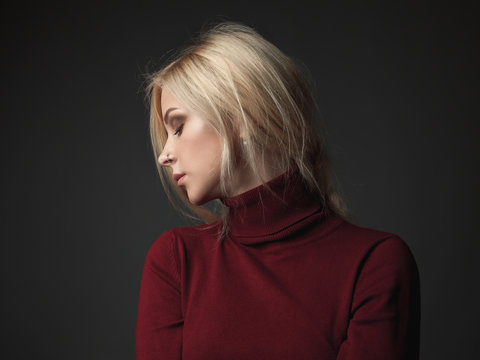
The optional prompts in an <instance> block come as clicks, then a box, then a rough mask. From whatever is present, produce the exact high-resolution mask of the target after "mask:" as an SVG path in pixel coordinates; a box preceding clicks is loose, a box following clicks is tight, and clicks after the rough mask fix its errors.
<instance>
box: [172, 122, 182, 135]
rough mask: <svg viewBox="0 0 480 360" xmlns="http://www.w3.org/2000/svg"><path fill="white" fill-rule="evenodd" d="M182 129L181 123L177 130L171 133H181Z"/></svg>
mask: <svg viewBox="0 0 480 360" xmlns="http://www.w3.org/2000/svg"><path fill="white" fill-rule="evenodd" d="M182 129H183V124H182V125H180V126H179V127H178V128H177V130H175V132H174V133H173V135H180V134H181V133H182Z"/></svg>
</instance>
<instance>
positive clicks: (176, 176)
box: [173, 174, 185, 186]
mask: <svg viewBox="0 0 480 360" xmlns="http://www.w3.org/2000/svg"><path fill="white" fill-rule="evenodd" d="M184 176H185V174H173V179H174V180H175V181H176V182H177V184H178V186H180V185H182V184H181V182H182V179H183V177H184Z"/></svg>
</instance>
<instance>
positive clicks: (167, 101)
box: [160, 88, 184, 118]
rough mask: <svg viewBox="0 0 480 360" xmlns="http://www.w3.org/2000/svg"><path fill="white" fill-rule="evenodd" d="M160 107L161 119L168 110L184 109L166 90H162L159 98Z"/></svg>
mask: <svg viewBox="0 0 480 360" xmlns="http://www.w3.org/2000/svg"><path fill="white" fill-rule="evenodd" d="M160 107H161V110H162V118H163V117H164V115H165V113H166V112H167V110H168V109H170V108H184V107H183V106H182V104H181V103H180V102H179V101H178V100H177V99H176V98H175V97H174V96H173V95H172V94H171V93H170V91H169V90H168V89H165V88H164V89H162V95H161V98H160Z"/></svg>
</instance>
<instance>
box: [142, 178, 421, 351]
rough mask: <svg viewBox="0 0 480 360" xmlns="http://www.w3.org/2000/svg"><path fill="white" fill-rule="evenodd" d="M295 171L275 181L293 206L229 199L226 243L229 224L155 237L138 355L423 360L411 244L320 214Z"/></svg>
mask: <svg viewBox="0 0 480 360" xmlns="http://www.w3.org/2000/svg"><path fill="white" fill-rule="evenodd" d="M286 174H288V173H285V174H283V175H281V176H279V177H277V178H275V179H273V180H271V181H270V182H269V185H270V186H271V187H272V188H273V189H274V190H275V192H276V193H278V194H279V195H280V196H281V197H284V199H285V204H283V203H282V202H281V201H280V200H279V199H278V198H276V197H274V196H272V195H271V194H270V193H269V192H268V191H266V189H265V188H263V187H262V186H259V187H257V188H254V189H252V190H249V191H247V192H245V193H243V194H240V195H238V196H235V197H232V198H228V199H224V200H222V201H223V203H224V204H225V205H226V206H228V207H229V214H230V222H231V233H230V236H228V237H227V238H226V240H225V241H224V242H223V243H221V244H220V245H219V244H217V242H216V239H217V233H218V231H219V229H220V226H221V223H220V221H219V222H218V223H217V224H215V226H214V227H213V228H210V229H208V226H207V225H199V226H190V227H182V228H176V229H172V230H168V231H166V232H165V233H163V234H162V235H161V236H160V237H159V238H158V239H157V240H156V241H155V243H154V244H153V245H152V247H151V248H150V250H149V251H148V254H147V257H146V261H145V265H144V269H143V276H142V282H141V289H140V297H139V307H138V320H137V329H136V349H137V359H138V360H146V359H172V360H174V359H188V360H200V359H202V360H206V359H208V360H216V359H222V360H225V359H228V360H236V359H245V360H246V359H248V360H253V359H275V360H281V359H302V360H310V359H312V360H313V359H322V360H329V359H332V360H333V359H337V360H340V359H342V360H347V359H349V360H353V359H355V360H359V359H369V360H370V359H388V360H392V359H418V352H419V327H420V290H419V276H418V270H417V266H416V263H415V260H414V258H413V256H412V253H411V252H410V250H409V248H408V246H407V245H406V243H405V242H404V241H403V240H402V239H400V238H399V237H398V236H396V235H394V234H391V233H386V232H382V231H376V230H371V229H366V228H362V227H358V226H356V225H353V224H351V223H349V222H347V221H344V220H342V219H341V218H339V217H338V216H335V215H332V214H329V213H327V212H325V211H322V206H321V205H320V204H319V202H317V201H316V200H314V199H315V197H313V196H310V194H309V193H308V192H307V191H306V188H305V187H304V185H303V184H302V181H300V178H299V177H298V176H293V180H292V182H291V183H290V184H287V182H286V179H287V178H288V176H287V175H286ZM294 174H295V175H298V171H297V172H294ZM262 204H263V205H262Z"/></svg>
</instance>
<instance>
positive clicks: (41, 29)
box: [1, 1, 480, 359]
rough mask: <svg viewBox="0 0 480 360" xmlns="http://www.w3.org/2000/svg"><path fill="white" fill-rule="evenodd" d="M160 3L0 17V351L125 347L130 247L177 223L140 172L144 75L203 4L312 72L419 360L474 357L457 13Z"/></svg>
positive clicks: (470, 157) (112, 351) (136, 248)
mask: <svg viewBox="0 0 480 360" xmlns="http://www.w3.org/2000/svg"><path fill="white" fill-rule="evenodd" d="M176 3H177V4H178V5H174V4H173V2H161V1H157V2H151V3H142V4H139V3H134V2H131V3H130V4H129V5H120V4H118V2H110V3H104V4H103V5H98V4H95V5H94V4H88V3H87V2H85V1H81V2H78V3H74V2H66V3H58V4H55V3H47V2H43V3H41V4H39V3H37V4H36V5H33V4H28V3H21V4H18V5H16V8H11V7H10V8H6V7H4V8H3V9H2V11H1V18H2V21H1V39H2V40H1V41H2V42H1V44H2V57H1V65H2V67H1V69H2V79H1V87H2V107H1V115H2V116H1V121H2V128H3V129H2V133H1V136H2V141H1V147H2V151H1V160H2V168H3V169H2V180H3V182H2V199H1V208H2V217H1V219H2V226H1V234H2V251H1V265H2V275H3V276H2V277H3V281H2V294H3V296H2V306H1V311H2V315H1V319H2V321H1V322H2V330H3V332H4V334H3V336H2V340H3V341H4V342H5V343H4V344H3V345H2V347H1V352H2V355H3V356H2V358H8V359H27V358H36V359H133V358H134V356H135V355H134V334H135V321H136V314H137V300H138V292H139V285H140V277H141V271H142V266H143V261H144V259H145V255H146V252H147V250H148V248H149V246H150V245H151V244H152V243H153V242H154V241H155V239H156V238H157V237H158V236H159V235H160V234H161V233H162V232H163V231H165V230H166V229H167V228H170V227H174V226H180V225H185V224H189V223H188V222H186V221H184V220H182V219H181V218H179V216H178V215H177V214H176V213H175V212H174V210H173V209H172V208H171V207H170V205H169V204H168V203H167V200H166V198H165V196H164V193H163V190H162V188H161V184H160V180H159V179H158V177H157V175H156V169H155V164H154V158H153V153H152V151H151V148H150V144H149V136H148V117H147V109H146V107H145V104H144V102H143V90H142V74H143V73H145V71H147V69H148V66H155V64H158V63H159V60H160V58H161V56H162V55H163V54H164V53H165V52H167V51H169V50H170V49H172V48H175V47H177V46H178V45H181V44H183V43H184V42H185V41H187V40H188V39H189V38H190V36H191V35H193V34H195V32H196V31H197V30H198V29H199V28H200V27H201V25H202V24H204V23H205V22H206V21H209V20H214V19H218V18H219V17H218V16H224V17H225V18H226V19H230V20H237V21H242V22H244V23H246V24H247V25H251V26H253V27H255V28H256V29H257V30H258V31H259V32H260V33H261V34H262V35H264V36H265V37H266V38H267V39H268V40H270V41H272V42H273V43H274V44H276V45H277V46H278V47H279V48H280V49H282V50H283V51H284V52H286V53H287V54H288V55H290V56H291V57H293V58H295V59H299V60H301V61H303V63H304V64H305V65H306V66H307V67H308V68H309V69H310V71H311V73H312V76H313V79H314V81H315V84H316V87H317V93H318V101H319V104H320V108H321V110H322V114H323V117H324V118H325V121H326V126H327V129H328V140H329V143H330V146H331V153H332V157H333V159H334V163H335V169H336V171H337V174H338V177H339V179H340V182H341V184H342V188H343V191H344V193H345V196H346V199H347V201H348V203H349V204H350V206H351V208H352V210H353V212H354V214H355V215H356V220H355V222H356V223H358V224H360V225H363V226H366V227H372V228H377V229H380V230H386V231H390V232H394V233H397V234H398V235H400V236H401V237H402V238H403V239H404V240H405V241H406V242H407V243H408V244H409V246H410V248H411V249H412V251H413V253H414V255H415V257H416V260H417V263H418V267H419V270H420V276H421V286H422V339H421V355H422V359H467V358H468V359H472V358H475V357H477V358H478V357H479V356H480V352H479V349H478V346H477V345H476V342H477V338H478V320H479V306H478V304H479V302H480V298H479V296H478V294H477V289H478V284H479V281H478V275H479V271H478V270H479V266H478V260H477V258H478V254H479V245H478V236H477V231H475V230H476V226H475V225H476V220H477V218H478V213H479V212H478V200H479V196H478V195H479V191H478V187H477V185H478V162H479V159H478V153H479V146H478V141H477V137H478V119H479V117H478V115H479V112H478V87H477V86H478V81H479V76H478V62H479V60H480V59H479V46H478V33H477V31H478V26H477V23H478V17H477V16H476V15H475V14H476V12H475V11H474V9H473V7H471V6H468V5H467V4H463V3H460V2H454V3H452V5H450V6H444V5H442V4H441V3H439V2H432V3H431V4H427V3H422V2H412V3H408V4H407V3H405V2H403V1H402V2H400V1H399V2H393V3H391V2H388V3H389V4H388V5H385V4H383V3H385V2H379V3H378V4H375V3H366V2H355V3H354V5H346V4H344V3H340V2H334V1H332V2H330V3H327V2H321V1H320V2H318V3H317V5H315V7H313V8H312V7H308V6H306V5H301V2H300V1H295V2H292V1H290V2H288V4H287V3H285V4H282V3H278V2H273V1H272V2H268V3H267V2H265V3H264V5H261V4H260V3H259V2H258V1H255V2H252V3H251V4H249V3H247V2H245V1H241V2H240V1H238V2H235V3H227V2H225V1H218V2H214V1H207V2H205V3H204V5H202V6H193V5H190V4H188V3H187V2H181V1H179V2H176ZM217 3H218V4H217ZM219 4H222V5H219ZM380 4H383V5H380ZM148 64H150V65H148ZM147 65H148V66H147ZM150 69H151V67H150Z"/></svg>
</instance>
